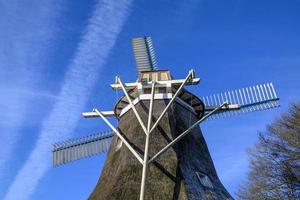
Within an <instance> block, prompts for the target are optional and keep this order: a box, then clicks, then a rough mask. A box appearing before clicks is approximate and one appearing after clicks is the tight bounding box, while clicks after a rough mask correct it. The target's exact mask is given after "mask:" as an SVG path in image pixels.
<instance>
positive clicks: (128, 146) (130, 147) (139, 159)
mask: <svg viewBox="0 0 300 200" xmlns="http://www.w3.org/2000/svg"><path fill="white" fill-rule="evenodd" d="M93 111H94V112H96V113H97V114H98V115H99V116H100V117H101V118H102V119H103V120H104V122H105V123H106V124H107V125H108V126H109V127H110V128H111V129H112V130H113V131H114V132H115V133H116V134H117V136H118V137H119V138H120V139H121V140H122V142H124V144H125V145H126V146H127V148H128V149H129V150H130V151H131V153H132V154H133V155H134V156H135V157H136V158H137V159H138V161H140V163H141V164H144V161H143V159H142V158H141V157H140V155H139V154H138V153H137V152H136V151H135V150H134V149H133V148H132V146H131V145H130V144H129V143H128V142H127V140H126V139H125V138H124V137H123V136H122V134H121V133H120V132H119V131H118V130H117V129H116V128H115V127H114V126H113V125H112V124H111V123H110V122H109V121H108V120H107V119H106V117H104V115H103V114H102V113H101V112H100V111H99V110H97V109H93Z"/></svg>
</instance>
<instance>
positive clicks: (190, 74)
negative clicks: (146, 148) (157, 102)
mask: <svg viewBox="0 0 300 200" xmlns="http://www.w3.org/2000/svg"><path fill="white" fill-rule="evenodd" d="M193 74H194V70H190V72H189V74H188V75H187V76H186V78H185V79H184V81H183V83H182V84H181V85H180V87H179V88H178V90H177V91H176V93H175V94H174V96H173V97H172V99H171V100H170V101H169V103H168V105H167V106H166V107H165V109H164V110H163V111H162V113H161V114H160V116H159V117H158V119H157V120H156V122H155V123H154V124H153V126H152V128H151V130H150V132H149V133H151V132H152V131H153V130H154V129H155V127H156V126H157V125H158V123H159V122H160V120H161V119H162V118H163V116H164V115H165V113H166V112H167V110H168V109H169V107H170V106H171V105H172V103H173V102H174V101H175V99H176V97H177V96H178V94H179V93H180V91H181V90H182V88H183V87H184V85H185V84H186V83H187V81H188V80H189V79H190V77H191V76H192V75H193Z"/></svg>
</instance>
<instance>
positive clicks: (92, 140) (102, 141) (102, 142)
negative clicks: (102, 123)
mask: <svg viewBox="0 0 300 200" xmlns="http://www.w3.org/2000/svg"><path fill="white" fill-rule="evenodd" d="M113 136H114V133H113V132H112V131H109V132H102V133H98V134H93V135H89V136H86V137H82V138H75V139H70V140H66V141H63V142H58V143H55V144H53V150H52V153H53V166H59V165H62V164H66V163H69V162H72V161H74V160H79V159H82V158H86V157H89V156H93V155H96V154H99V153H103V152H106V151H107V150H108V149H109V146H110V143H111V140H112V137H113Z"/></svg>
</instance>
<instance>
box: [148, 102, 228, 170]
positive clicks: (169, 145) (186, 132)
mask: <svg viewBox="0 0 300 200" xmlns="http://www.w3.org/2000/svg"><path fill="white" fill-rule="evenodd" d="M227 104H228V103H227V102H224V103H223V104H222V105H220V106H219V107H217V108H215V109H214V110H213V111H211V112H209V113H208V114H207V115H205V116H204V117H202V118H201V119H200V120H198V121H197V122H195V123H194V124H193V125H192V126H191V127H189V128H188V129H187V130H186V131H184V132H183V133H181V134H180V135H179V136H177V137H176V138H175V139H174V140H173V141H172V142H170V143H169V144H168V145H167V146H165V147H164V148H162V149H161V150H160V151H159V152H158V153H157V154H155V155H154V156H153V157H152V158H151V159H150V160H149V162H148V164H150V163H151V162H153V161H154V160H155V159H156V158H158V157H159V156H161V154H163V153H164V152H165V151H167V150H168V149H169V148H170V147H172V146H173V145H174V144H176V143H177V142H178V141H179V140H181V139H182V138H183V137H184V136H185V135H187V134H188V133H190V132H191V130H192V129H193V128H195V127H196V126H197V125H198V124H200V123H201V122H203V121H204V120H205V119H207V118H208V117H209V116H211V115H212V114H214V113H215V112H217V111H218V110H220V109H221V108H222V107H224V106H226V105H227Z"/></svg>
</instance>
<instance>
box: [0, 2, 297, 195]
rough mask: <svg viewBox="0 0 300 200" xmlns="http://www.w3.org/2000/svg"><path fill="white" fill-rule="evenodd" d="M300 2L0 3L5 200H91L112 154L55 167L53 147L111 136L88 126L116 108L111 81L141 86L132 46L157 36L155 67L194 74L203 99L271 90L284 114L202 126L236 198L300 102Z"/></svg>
mask: <svg viewBox="0 0 300 200" xmlns="http://www.w3.org/2000/svg"><path fill="white" fill-rule="evenodd" d="M299 10H300V3H298V2H297V1H293V0H291V1H280V0H273V1H271V0H269V1H268V0H263V1H258V0H251V1H250V0H249V1H247V0H235V1H233V0H229V1H217V0H210V1H208V0H201V1H196V0H187V1H171V0H165V1H145V0H143V1H142V0H141V1H137V0H136V1H135V0H120V1H109V0H93V1H85V2H80V1H68V0H57V1H54V0H48V1H38V0H32V1H26V2H25V1H17V0H11V1H4V0H3V1H2V0H1V1H0V27H1V28H0V92H1V93H0V94H1V98H0V108H1V113H0V117H1V119H2V120H1V122H0V147H1V148H0V199H3V198H5V199H85V198H86V197H87V196H88V195H89V194H90V193H91V191H92V190H93V187H94V186H95V185H96V183H97V180H98V178H99V175H100V173H101V169H102V167H103V164H104V161H105V156H106V155H105V154H103V155H99V156H96V157H93V158H89V159H85V160H81V161H77V162H75V163H73V164H69V165H65V166H62V167H59V168H52V166H51V144H52V143H53V142H55V141H59V140H63V139H67V138H72V137H80V136H84V135H87V134H91V133H95V132H99V131H103V130H108V127H106V125H105V124H104V123H103V122H102V121H101V120H99V119H90V120H87V119H83V118H82V117H81V112H83V111H89V110H91V109H92V108H93V107H97V108H99V109H101V110H110V109H112V108H113V106H114V103H115V101H116V98H117V97H118V96H120V95H121V92H119V93H116V92H113V91H112V90H111V89H110V87H109V84H110V83H112V82H113V81H114V76H115V75H116V74H118V75H120V76H121V77H122V78H123V80H124V81H126V82H132V81H134V80H135V79H136V71H135V64H134V60H133V54H132V50H131V44H130V39H131V38H132V37H137V36H145V35H146V36H151V37H152V39H153V43H154V47H155V50H156V55H157V60H158V66H159V68H160V69H170V70H171V71H172V75H173V76H174V77H176V78H183V77H185V76H186V74H187V72H188V70H189V69H191V68H194V69H195V70H196V74H197V75H198V76H199V77H200V78H201V79H202V80H201V83H200V85H198V86H196V87H195V86H193V87H189V89H190V90H191V91H193V92H194V93H195V94H197V95H199V96H205V95H208V94H212V93H217V92H221V91H227V90H231V89H235V88H241V87H246V86H249V85H254V84H259V83H264V82H273V84H274V85H275V87H276V88H277V92H278V95H279V96H280V97H281V107H280V108H278V109H274V110H270V111H264V112H259V113H258V112H257V113H251V114H247V115H243V116H234V117H232V118H227V119H223V120H215V121H209V122H205V123H204V124H202V125H201V128H202V130H203V134H204V136H205V138H206V141H207V143H208V146H209V150H210V152H211V155H212V158H213V160H214V163H215V166H216V168H217V172H218V174H219V176H220V178H221V180H222V182H223V183H224V185H225V186H226V187H227V189H228V190H229V191H230V193H231V194H233V195H234V193H235V192H236V190H237V188H238V186H239V185H240V184H242V183H243V181H244V180H245V177H246V174H247V171H248V160H247V159H248V158H247V153H246V150H247V149H248V148H250V147H252V146H253V145H254V144H255V142H256V141H257V133H258V132H259V131H264V130H265V126H266V124H268V123H270V122H271V121H272V120H273V119H275V118H276V117H277V116H279V114H280V113H281V112H283V111H285V110H286V109H287V108H288V104H289V103H291V102H293V101H296V100H299V99H300V78H299V75H300V55H299V46H300V38H299V35H300V24H299V23H300V13H299Z"/></svg>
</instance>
